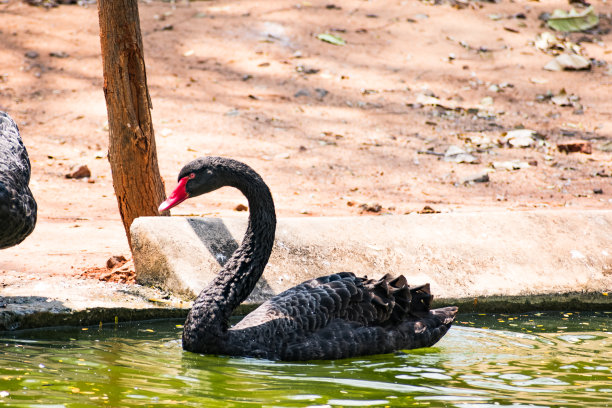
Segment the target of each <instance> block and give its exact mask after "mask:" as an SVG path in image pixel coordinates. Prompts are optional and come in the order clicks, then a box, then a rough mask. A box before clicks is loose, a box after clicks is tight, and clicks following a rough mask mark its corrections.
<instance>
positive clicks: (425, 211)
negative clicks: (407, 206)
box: [417, 205, 440, 214]
mask: <svg viewBox="0 0 612 408" xmlns="http://www.w3.org/2000/svg"><path fill="white" fill-rule="evenodd" d="M417 213H419V214H439V213H440V211H438V210H434V209H433V208H431V207H430V206H428V205H426V206H425V207H423V209H422V210H421V211H417Z"/></svg>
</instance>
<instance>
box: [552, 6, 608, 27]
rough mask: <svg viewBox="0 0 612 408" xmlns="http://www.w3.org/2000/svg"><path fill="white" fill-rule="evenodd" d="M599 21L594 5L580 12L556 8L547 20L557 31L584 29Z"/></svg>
mask: <svg viewBox="0 0 612 408" xmlns="http://www.w3.org/2000/svg"><path fill="white" fill-rule="evenodd" d="M598 23H599V17H597V14H596V13H595V10H594V9H593V7H589V8H587V9H585V10H583V11H581V12H580V13H579V12H577V11H576V10H574V9H571V10H570V11H569V12H567V11H564V10H555V11H554V12H553V13H552V15H551V16H550V18H549V19H548V21H547V24H548V26H549V27H550V28H552V29H553V30H557V31H564V32H568V31H584V30H588V29H589V28H593V27H595V26H596V25H597V24H598Z"/></svg>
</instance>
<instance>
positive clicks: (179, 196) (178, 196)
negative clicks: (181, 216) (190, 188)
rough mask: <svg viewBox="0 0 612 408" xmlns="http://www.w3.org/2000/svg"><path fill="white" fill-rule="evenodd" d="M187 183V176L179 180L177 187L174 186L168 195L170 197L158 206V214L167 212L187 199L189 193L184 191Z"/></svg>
mask: <svg viewBox="0 0 612 408" xmlns="http://www.w3.org/2000/svg"><path fill="white" fill-rule="evenodd" d="M188 181H189V177H188V176H187V177H183V178H182V179H180V180H179V183H178V186H176V188H175V189H174V191H173V192H172V194H170V197H168V199H167V200H166V201H164V202H163V203H161V204H160V205H159V212H162V211H166V210H169V209H171V208H172V207H175V206H177V205H179V204H180V203H182V202H183V201H185V200H186V199H188V198H189V193H187V190H185V186H186V185H187V182H188Z"/></svg>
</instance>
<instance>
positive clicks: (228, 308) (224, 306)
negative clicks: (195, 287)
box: [183, 169, 276, 352]
mask: <svg viewBox="0 0 612 408" xmlns="http://www.w3.org/2000/svg"><path fill="white" fill-rule="evenodd" d="M248 170H250V169H248ZM224 184H225V185H229V186H232V187H236V188H238V189H239V190H240V191H241V192H242V193H243V194H244V195H245V196H246V198H247V199H248V202H249V210H250V214H249V223H248V227H247V230H246V233H245V235H244V238H243V241H242V244H241V245H240V246H239V247H238V249H236V251H235V252H234V254H233V255H232V256H231V258H230V259H229V260H228V261H227V262H226V264H225V265H224V266H223V268H222V269H221V271H220V272H219V274H218V275H217V276H216V278H215V279H213V281H212V282H211V283H210V284H209V285H208V286H207V287H206V288H205V289H204V290H202V292H201V293H200V295H199V296H198V297H197V299H196V300H195V301H194V304H193V307H192V309H191V311H190V312H189V315H188V317H187V321H186V322H185V327H184V331H183V347H184V348H185V349H187V350H191V351H199V352H215V351H216V352H220V349H219V347H220V346H222V344H223V343H224V339H225V337H226V336H227V329H228V327H229V318H230V316H231V314H232V311H233V310H234V309H235V308H236V307H237V306H238V305H239V304H240V303H241V302H242V301H244V300H245V299H246V298H247V297H248V296H249V294H250V293H251V292H252V291H253V289H254V288H255V284H256V283H257V281H258V280H259V278H260V277H261V275H262V273H263V271H264V268H265V266H266V264H267V262H268V259H269V257H270V253H271V252H272V246H273V244H274V233H275V230H276V215H275V211H274V202H273V200H272V195H271V193H270V190H269V189H268V187H267V186H266V184H265V183H264V181H263V180H262V179H261V177H259V175H257V174H256V173H255V172H253V171H252V170H250V171H247V172H244V171H240V172H230V174H227V175H226V180H225V182H224Z"/></svg>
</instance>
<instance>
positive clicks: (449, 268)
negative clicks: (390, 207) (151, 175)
mask: <svg viewBox="0 0 612 408" xmlns="http://www.w3.org/2000/svg"><path fill="white" fill-rule="evenodd" d="M245 228H246V219H239V218H236V219H234V218H232V219H201V218H182V217H172V218H168V217H157V218H144V219H138V220H136V221H135V223H134V225H133V242H134V244H135V245H134V246H135V251H134V258H135V263H136V267H137V272H138V274H139V279H140V280H141V282H143V283H145V284H146V285H147V286H141V285H125V284H116V283H104V282H98V281H94V280H90V279H77V278H74V277H70V276H57V275H53V276H45V275H41V274H38V273H19V272H10V271H5V272H3V274H1V275H0V288H1V289H0V331H4V330H19V329H28V328H37V327H50V326H66V325H68V326H90V325H97V324H99V323H100V322H102V323H113V322H114V321H115V319H117V320H118V321H120V322H126V321H137V320H149V319H164V318H184V317H185V316H186V315H187V311H188V309H189V308H190V307H191V304H190V302H189V301H186V299H183V298H182V297H177V296H174V295H172V294H171V293H169V291H173V292H175V293H182V294H185V295H189V296H194V294H195V293H197V292H199V290H200V289H201V288H202V287H203V286H204V285H205V284H206V282H207V280H208V279H210V278H211V277H212V276H213V275H214V273H216V271H217V270H218V269H219V267H220V266H219V262H223V260H224V259H226V258H227V257H228V256H229V255H230V254H231V252H232V251H233V250H234V249H235V248H236V246H237V245H238V242H239V240H240V239H241V238H242V234H243V232H244V229H245ZM611 253H612V211H585V212H576V211H541V212H540V211H538V212H495V213H476V214H474V213H471V214H465V213H464V214H461V213H452V214H428V215H407V216H388V217H387V216H381V217H359V218H299V219H281V220H279V225H278V232H277V239H276V243H275V247H274V252H273V255H272V258H271V260H270V265H269V267H268V268H267V271H266V273H265V274H264V277H263V279H262V281H261V282H260V284H259V286H258V288H257V289H256V291H255V293H254V294H253V296H251V298H249V300H248V302H246V303H245V304H243V305H242V306H241V307H240V308H239V309H238V310H236V314H246V313H248V312H249V311H250V310H252V309H253V308H255V307H256V306H257V305H258V304H259V303H261V301H263V300H264V299H267V298H268V297H270V296H271V295H272V294H274V293H278V292H280V291H282V290H284V289H285V288H287V287H290V286H293V285H295V284H297V283H299V282H301V281H303V280H305V279H308V278H311V277H316V276H320V275H324V274H329V273H332V272H336V271H343V270H351V271H354V272H356V273H361V274H367V275H369V276H373V277H376V276H379V275H381V274H383V273H386V272H390V273H392V274H398V273H404V274H405V275H406V276H407V277H408V279H409V280H410V282H412V283H414V284H419V283H423V282H431V284H432V290H433V291H434V294H435V296H436V297H435V300H434V304H435V305H436V306H441V305H449V304H454V305H457V306H459V308H460V311H461V313H522V312H528V311H543V310H562V311H572V310H573V311H589V310H612V255H611ZM151 286H156V287H157V288H156V287H151ZM159 288H163V290H160V289H159Z"/></svg>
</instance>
